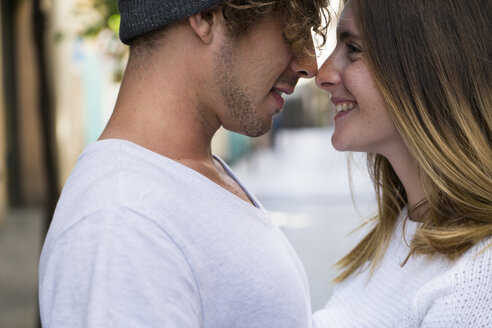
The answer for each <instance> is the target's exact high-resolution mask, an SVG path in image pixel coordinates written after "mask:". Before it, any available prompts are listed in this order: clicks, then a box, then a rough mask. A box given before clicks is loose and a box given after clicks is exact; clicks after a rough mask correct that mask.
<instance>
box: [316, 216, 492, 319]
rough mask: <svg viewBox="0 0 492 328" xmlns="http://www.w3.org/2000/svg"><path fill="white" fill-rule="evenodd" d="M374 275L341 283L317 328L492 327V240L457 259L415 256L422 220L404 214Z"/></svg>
mask: <svg viewBox="0 0 492 328" xmlns="http://www.w3.org/2000/svg"><path fill="white" fill-rule="evenodd" d="M404 215H406V213H405V212H403V213H402V215H400V218H399V220H398V224H397V226H396V229H395V231H394V233H393V236H392V239H391V242H390V245H389V247H388V249H387V252H386V254H385V257H384V259H383V261H382V263H381V265H380V266H379V267H378V269H377V271H376V272H375V273H374V275H373V276H372V277H371V278H369V270H365V271H363V272H362V273H359V274H357V275H353V276H351V277H350V278H348V279H347V280H345V281H344V282H342V283H340V284H339V285H337V286H336V287H335V290H334V293H333V296H332V297H331V299H330V300H329V302H328V304H327V305H326V306H325V308H324V309H322V310H320V311H318V312H317V313H315V314H314V317H313V321H314V327H315V328H328V327H330V328H332V327H333V328H345V327H354V328H355V327H357V328H363V327H368V328H369V327H370V328H382V327H388V328H389V327H391V328H394V327H398V328H407V327H408V328H410V327H412V328H414V327H415V328H417V327H421V328H468V327H469V328H472V327H473V328H491V327H492V247H488V246H489V245H490V244H491V242H492V239H491V238H487V239H485V240H482V241H481V242H480V243H478V244H477V245H475V246H474V247H473V248H472V249H470V250H469V251H468V252H466V253H465V254H464V255H463V256H462V257H460V258H459V259H458V260H456V261H449V260H447V259H445V258H444V257H441V256H434V257H425V256H417V257H416V256H412V257H411V258H410V259H409V261H408V262H407V263H406V265H405V266H403V267H402V266H401V264H402V263H403V262H404V260H405V259H406V258H407V256H408V253H409V247H408V245H407V243H409V242H410V241H411V240H412V236H413V234H414V233H415V231H416V229H417V228H418V225H419V224H418V223H416V222H412V221H410V220H407V222H406V224H405V229H403V219H402V217H403V216H404Z"/></svg>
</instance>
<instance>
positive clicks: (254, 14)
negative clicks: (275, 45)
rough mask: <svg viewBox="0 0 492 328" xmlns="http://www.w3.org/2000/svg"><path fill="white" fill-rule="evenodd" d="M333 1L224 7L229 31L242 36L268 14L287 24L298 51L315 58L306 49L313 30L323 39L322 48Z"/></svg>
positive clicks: (245, 1) (242, 1) (240, 2)
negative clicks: (329, 8) (328, 8)
mask: <svg viewBox="0 0 492 328" xmlns="http://www.w3.org/2000/svg"><path fill="white" fill-rule="evenodd" d="M328 4H329V0H270V1H257V0H232V1H226V2H224V3H223V4H222V5H221V6H222V8H223V11H222V12H223V15H224V17H225V19H226V24H227V26H228V27H229V32H230V33H231V35H232V36H233V37H240V36H241V35H242V34H244V33H245V32H246V31H247V30H248V28H249V27H250V26H251V25H252V24H253V23H254V22H255V21H256V20H258V19H259V18H261V17H264V16H265V15H273V16H276V17H281V18H282V19H283V20H284V21H285V29H284V39H285V41H286V42H287V43H288V44H289V45H290V46H291V48H292V49H293V51H294V52H296V53H302V52H304V53H305V54H307V55H314V54H313V53H312V50H311V49H308V48H306V47H305V44H306V35H309V33H310V31H311V29H312V30H313V32H315V33H316V34H318V35H319V36H320V37H321V40H322V41H321V43H320V44H318V47H322V46H323V45H324V44H325V42H326V31H327V27H328V24H329V23H330V19H329V15H328V14H327V11H326V8H327V7H328Z"/></svg>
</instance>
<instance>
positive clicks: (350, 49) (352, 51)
mask: <svg viewBox="0 0 492 328" xmlns="http://www.w3.org/2000/svg"><path fill="white" fill-rule="evenodd" d="M345 46H346V47H347V55H348V56H349V57H350V58H351V59H356V58H358V57H359V56H360V54H361V53H362V49H361V48H359V47H358V46H357V45H355V44H353V43H351V42H346V43H345Z"/></svg>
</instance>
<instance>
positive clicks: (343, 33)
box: [338, 30, 359, 41]
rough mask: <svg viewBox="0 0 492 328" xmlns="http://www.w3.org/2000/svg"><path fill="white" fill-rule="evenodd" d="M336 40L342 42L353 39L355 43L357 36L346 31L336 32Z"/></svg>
mask: <svg viewBox="0 0 492 328" xmlns="http://www.w3.org/2000/svg"><path fill="white" fill-rule="evenodd" d="M338 38H339V39H340V41H344V40H346V39H353V40H356V41H358V40H359V36H358V35H357V34H354V33H352V32H350V31H347V30H342V31H340V32H338Z"/></svg>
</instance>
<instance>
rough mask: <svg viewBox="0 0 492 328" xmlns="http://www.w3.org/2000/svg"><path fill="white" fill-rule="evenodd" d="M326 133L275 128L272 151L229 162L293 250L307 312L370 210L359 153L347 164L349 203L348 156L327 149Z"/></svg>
mask: <svg viewBox="0 0 492 328" xmlns="http://www.w3.org/2000/svg"><path fill="white" fill-rule="evenodd" d="M331 133H332V128H330V127H326V128H305V129H296V130H281V131H280V132H279V133H278V134H277V135H276V137H275V147H274V148H273V149H272V148H266V149H263V150H259V151H256V152H254V153H252V155H251V156H249V157H247V158H245V159H243V160H241V161H240V162H238V163H237V164H235V165H233V169H234V171H235V172H236V174H237V175H238V177H239V178H240V179H241V181H242V182H243V183H244V184H245V185H246V187H247V188H248V189H250V191H252V192H253V193H254V194H255V195H256V197H257V198H258V199H259V200H260V202H262V204H263V206H265V208H266V209H267V210H269V211H270V212H271V213H272V219H273V220H274V221H275V223H276V224H277V225H279V226H280V227H281V228H282V230H283V232H284V233H285V234H286V236H287V238H288V239H289V240H290V242H291V243H292V245H293V246H294V248H295V249H296V251H297V253H298V255H299V257H300V259H301V261H302V262H303V264H304V267H305V269H306V273H307V276H308V279H309V284H310V289H311V302H312V308H313V311H316V310H318V309H320V308H322V307H323V306H324V305H325V303H326V301H327V300H328V298H329V296H330V295H331V291H332V283H331V281H332V279H333V278H335V277H336V270H335V269H334V267H333V265H334V263H335V262H336V261H337V260H338V259H340V258H341V257H342V256H343V255H344V254H345V253H347V252H348V251H349V250H350V249H351V248H352V247H353V246H354V245H355V243H356V241H358V240H360V238H361V237H362V235H363V233H364V231H363V230H358V231H357V232H355V233H353V234H351V232H352V231H353V230H354V229H356V228H357V227H358V226H360V224H361V223H363V222H364V220H366V219H368V218H369V217H370V216H371V215H372V214H373V213H374V210H375V208H376V207H375V198H374V192H373V189H372V184H371V182H370V179H369V175H368V173H367V169H366V166H365V157H362V156H361V155H360V154H353V162H354V163H353V164H352V165H351V170H352V188H353V195H354V200H355V203H356V205H357V207H355V206H354V202H353V201H352V196H351V193H350V185H349V179H348V167H347V156H348V155H347V154H346V153H341V152H337V151H336V150H335V149H334V148H333V146H332V145H331ZM357 164H359V165H357ZM360 164H362V165H360ZM356 208H357V210H356Z"/></svg>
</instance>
